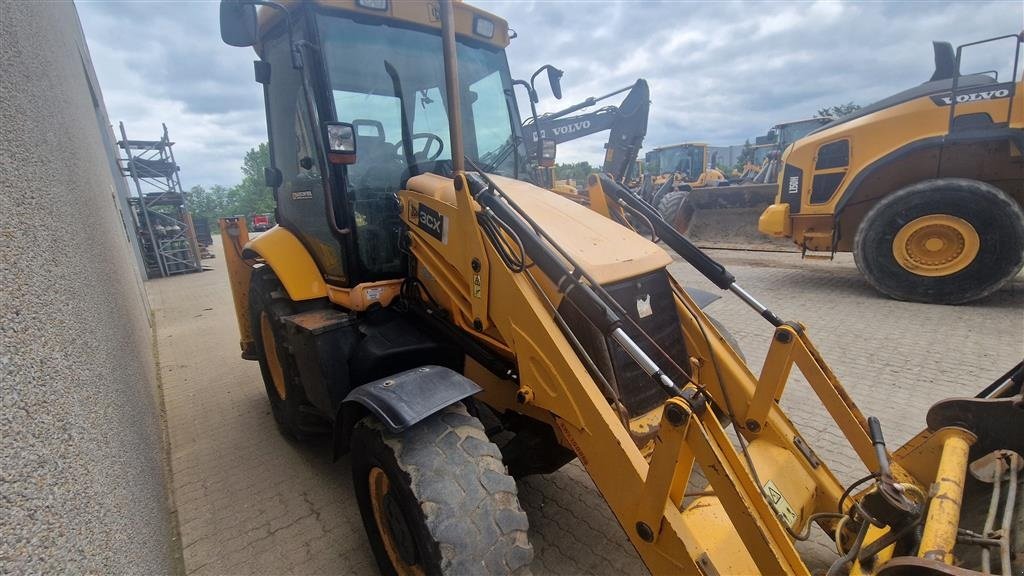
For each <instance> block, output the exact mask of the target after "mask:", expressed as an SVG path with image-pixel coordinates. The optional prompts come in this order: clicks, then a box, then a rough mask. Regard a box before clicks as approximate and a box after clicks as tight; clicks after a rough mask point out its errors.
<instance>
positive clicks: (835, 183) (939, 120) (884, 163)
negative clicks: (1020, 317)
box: [759, 34, 1024, 304]
mask: <svg viewBox="0 0 1024 576" xmlns="http://www.w3.org/2000/svg"><path fill="white" fill-rule="evenodd" d="M1022 39H1024V34H1015V35H1009V36H1000V37H997V38H991V39H987V40H982V41H980V42H974V43H971V44H965V45H964V46H961V47H959V48H957V49H956V51H955V52H954V50H953V47H952V46H951V45H950V44H948V43H946V42H936V43H935V44H934V46H935V72H934V73H933V74H932V77H931V78H930V79H929V80H928V81H927V82H925V83H923V84H921V85H919V86H915V87H913V88H911V89H909V90H905V91H903V92H900V93H899V94H895V95H893V96H890V97H888V98H885V99H883V100H880V101H878V102H875V103H874V104H871V105H869V106H866V107H864V108H861V109H860V110H857V111H856V112H854V113H852V114H849V115H847V116H844V117H842V118H839V119H837V120H835V121H833V122H831V123H829V124H827V125H825V126H823V127H822V128H820V129H818V130H816V131H814V132H812V133H810V134H809V135H807V136H806V137H804V138H802V139H800V140H798V141H797V142H796V143H795V144H794V145H793V146H792V147H791V148H789V149H788V150H787V151H786V153H785V155H784V157H783V158H782V164H783V167H782V179H781V180H780V182H779V190H778V194H777V196H776V199H775V204H774V205H772V206H770V207H768V209H767V210H765V212H764V214H763V215H762V216H761V218H760V223H759V228H760V230H761V231H762V232H763V233H765V234H768V235H773V236H778V237H789V238H792V240H793V242H794V243H796V244H797V245H798V246H801V247H802V248H803V249H804V250H805V251H819V252H828V253H834V252H837V251H838V252H853V255H854V258H855V260H856V262H857V266H858V267H859V268H860V271H861V273H863V274H864V276H865V278H866V279H867V280H868V282H869V283H870V284H871V285H872V286H874V287H875V288H877V289H878V290H879V291H880V292H882V293H884V294H886V295H888V296H890V297H893V298H897V299H900V300H913V301H919V302H930V303H938V304H961V303H965V302H970V301H972V300H976V299H979V298H982V297H984V296H986V295H988V294H991V293H992V292H993V291H995V290H997V289H998V288H999V287H1000V286H1002V285H1003V284H1005V283H1006V282H1008V281H1009V280H1010V279H1011V278H1013V277H1014V276H1016V275H1017V273H1018V272H1019V271H1020V270H1021V267H1022V265H1024V211H1022V209H1021V207H1022V206H1024V157H1022V150H1024V94H1022V93H1021V92H1022V90H1024V84H1022V80H1021V72H1022V66H1021V45H1022V44H1021V43H1022ZM982 49H998V50H999V52H1000V55H1001V56H1004V58H1001V60H1003V61H1005V62H1010V63H1012V64H1011V65H1010V66H1005V69H1004V70H1002V73H1003V76H1002V77H1000V75H999V74H1000V72H999V71H991V72H985V71H983V70H980V69H979V70H972V69H963V68H964V66H965V64H964V63H963V57H964V55H965V54H971V53H974V52H975V51H979V50H982Z"/></svg>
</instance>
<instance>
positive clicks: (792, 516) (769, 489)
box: [764, 480, 796, 528]
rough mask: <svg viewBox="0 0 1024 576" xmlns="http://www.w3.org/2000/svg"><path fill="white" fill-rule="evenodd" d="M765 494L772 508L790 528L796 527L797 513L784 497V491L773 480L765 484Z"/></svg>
mask: <svg viewBox="0 0 1024 576" xmlns="http://www.w3.org/2000/svg"><path fill="white" fill-rule="evenodd" d="M764 492H765V494H767V495H768V501H769V502H771V503H772V508H775V511H776V512H778V513H779V516H782V519H783V520H785V521H786V524H789V526H790V528H792V527H793V526H795V525H796V512H795V511H794V510H793V507H792V506H790V505H789V502H788V501H787V500H786V497H785V496H783V495H782V491H781V490H779V487H778V486H776V485H775V482H772V481H771V480H769V481H767V482H765V484H764Z"/></svg>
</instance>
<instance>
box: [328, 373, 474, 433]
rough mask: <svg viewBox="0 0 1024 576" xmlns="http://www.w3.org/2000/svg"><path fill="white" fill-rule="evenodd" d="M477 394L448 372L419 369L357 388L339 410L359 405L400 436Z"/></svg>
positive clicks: (470, 385) (468, 383)
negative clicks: (448, 407)
mask: <svg viewBox="0 0 1024 576" xmlns="http://www.w3.org/2000/svg"><path fill="white" fill-rule="evenodd" d="M480 390H481V388H480V386H478V385H477V384H476V382H473V381H472V380H470V379H469V378H466V377H465V376H463V375H462V374H459V373H458V372H455V371H453V370H451V369H450V368H444V367H442V366H420V367H419V368H413V369H412V370H406V371H405V372H400V373H398V374H395V375H393V376H388V377H386V378H381V379H380V380H374V381H373V382H370V383H368V384H364V385H362V386H360V387H358V388H356V389H355V390H353V391H352V392H349V394H348V396H346V397H345V399H344V400H342V406H343V407H346V406H347V405H351V404H353V403H354V404H359V405H360V406H362V407H363V408H365V409H366V410H368V411H369V412H370V413H371V414H373V415H374V416H376V417H377V418H378V419H379V420H380V421H381V423H383V424H384V426H386V427H387V429H388V431H390V432H393V433H399V432H402V431H403V430H405V429H406V428H409V427H410V426H412V425H414V424H416V423H417V422H419V421H420V420H423V419H424V418H426V417H428V416H430V415H431V414H434V413H435V412H438V411H439V410H441V409H442V408H444V407H445V406H450V405H452V404H454V403H456V402H458V401H460V400H464V399H466V398H468V397H470V396H472V395H473V394H476V393H477V392H479V391H480Z"/></svg>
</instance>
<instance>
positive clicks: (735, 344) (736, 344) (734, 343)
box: [708, 315, 747, 362]
mask: <svg viewBox="0 0 1024 576" xmlns="http://www.w3.org/2000/svg"><path fill="white" fill-rule="evenodd" d="M708 320H711V323H712V324H714V325H715V329H717V330H718V333H719V334H721V335H722V338H725V341H726V342H728V343H729V346H730V347H732V349H733V350H734V351H735V352H736V354H737V355H739V357H740V360H743V362H746V361H747V356H746V355H745V354H743V349H742V348H740V341H739V340H737V339H736V337H735V336H733V334H732V332H729V329H728V328H726V327H725V326H723V325H722V323H721V322H719V321H718V320H715V319H714V318H712V317H711V315H708Z"/></svg>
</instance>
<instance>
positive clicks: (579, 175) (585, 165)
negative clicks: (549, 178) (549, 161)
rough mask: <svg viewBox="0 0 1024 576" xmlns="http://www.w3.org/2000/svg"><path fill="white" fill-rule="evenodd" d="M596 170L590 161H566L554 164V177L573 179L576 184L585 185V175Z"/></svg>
mask: <svg viewBox="0 0 1024 576" xmlns="http://www.w3.org/2000/svg"><path fill="white" fill-rule="evenodd" d="M596 171H597V168H594V167H593V166H591V165H590V162H586V161H583V162H567V163H565V164H556V165H555V177H556V178H558V179H559V180H575V181H576V183H577V184H583V185H585V184H586V182H587V176H590V175H591V174H593V173H594V172H596Z"/></svg>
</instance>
